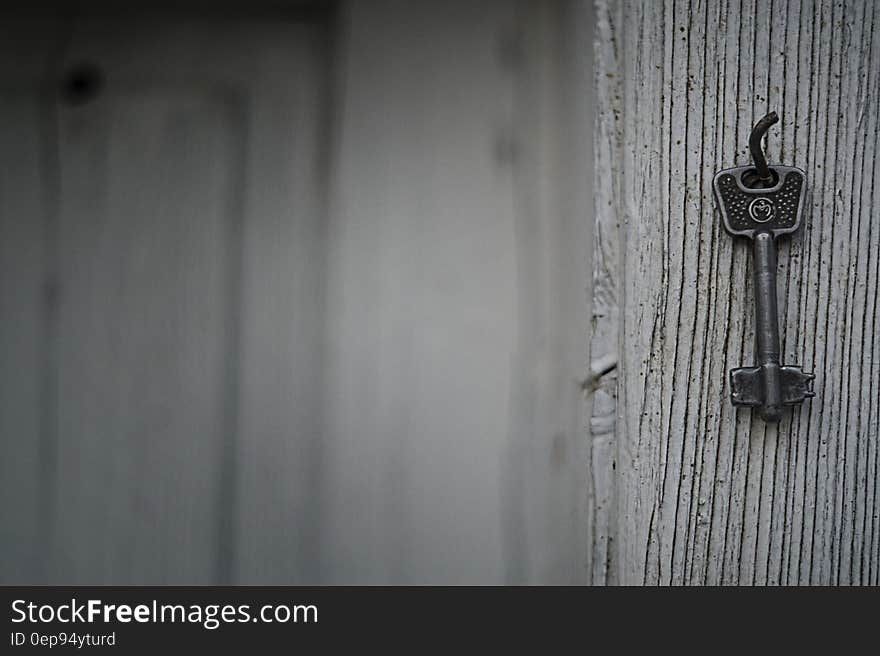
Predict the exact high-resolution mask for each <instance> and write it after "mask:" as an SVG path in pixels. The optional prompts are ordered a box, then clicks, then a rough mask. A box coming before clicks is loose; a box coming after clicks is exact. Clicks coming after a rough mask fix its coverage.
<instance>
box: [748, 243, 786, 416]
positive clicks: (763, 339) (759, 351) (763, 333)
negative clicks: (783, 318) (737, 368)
mask: <svg viewBox="0 0 880 656" xmlns="http://www.w3.org/2000/svg"><path fill="white" fill-rule="evenodd" d="M752 260H753V262H752V268H753V270H754V279H755V339H756V342H757V346H756V352H755V356H756V357H757V360H758V362H757V365H758V366H759V367H760V368H761V379H762V381H763V387H764V402H763V403H762V404H761V410H760V412H761V416H762V417H764V419H765V420H767V421H779V418H780V417H781V415H782V381H781V379H780V352H779V351H780V349H779V308H778V304H777V299H776V266H777V265H776V240H775V239H774V238H773V234H772V233H771V232H769V231H764V232H758V233H757V234H755V238H754V240H753V242H752Z"/></svg>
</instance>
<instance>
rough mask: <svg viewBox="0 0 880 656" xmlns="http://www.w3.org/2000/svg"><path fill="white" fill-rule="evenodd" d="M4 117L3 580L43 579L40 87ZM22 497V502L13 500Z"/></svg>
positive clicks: (0, 313) (0, 344)
mask: <svg viewBox="0 0 880 656" xmlns="http://www.w3.org/2000/svg"><path fill="white" fill-rule="evenodd" d="M3 95H4V98H3V102H2V109H0V112H2V120H0V152H2V153H3V156H2V158H0V362H2V367H3V371H4V374H3V375H2V376H0V451H2V453H3V457H2V458H0V498H2V499H4V500H10V501H9V502H5V503H2V504H0V545H2V546H0V580H2V581H3V582H4V583H24V582H31V581H34V580H39V579H38V577H41V572H40V564H41V556H42V553H43V552H42V550H41V547H40V540H41V538H45V528H46V524H45V520H44V515H45V512H44V511H45V508H46V505H45V502H46V499H45V496H44V490H43V487H42V485H41V481H43V480H44V479H45V473H46V466H47V464H49V463H46V462H45V461H44V459H43V458H44V455H45V453H44V449H42V448H41V445H42V439H41V437H42V425H41V421H40V418H41V415H42V410H43V406H42V403H41V388H42V385H43V380H42V377H41V371H42V366H41V365H42V360H43V354H42V338H43V329H42V324H43V321H42V319H43V314H44V311H45V300H44V299H45V295H46V293H47V291H48V290H47V288H46V286H45V285H44V278H43V266H44V261H45V253H44V240H43V234H44V225H43V218H44V213H45V206H46V198H45V197H44V195H43V192H44V189H43V188H42V187H41V186H40V185H39V184H33V183H34V181H39V180H41V179H43V175H42V161H41V155H42V153H43V143H42V139H41V118H42V116H41V113H40V110H39V102H38V95H37V93H36V89H32V90H31V91H30V93H27V92H26V91H25V92H23V90H21V89H19V90H18V92H17V94H16V96H12V93H10V91H9V90H7V91H6V92H5V93H4V94H3ZM12 500H14V503H13V502H12Z"/></svg>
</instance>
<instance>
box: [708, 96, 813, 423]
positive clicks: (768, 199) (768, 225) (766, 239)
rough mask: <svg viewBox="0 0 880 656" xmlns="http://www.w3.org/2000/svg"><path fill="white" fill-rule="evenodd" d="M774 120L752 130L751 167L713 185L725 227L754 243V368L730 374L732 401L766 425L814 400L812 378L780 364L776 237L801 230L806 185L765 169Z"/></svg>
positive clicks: (800, 177)
mask: <svg viewBox="0 0 880 656" xmlns="http://www.w3.org/2000/svg"><path fill="white" fill-rule="evenodd" d="M778 120H779V119H778V117H777V116H776V113H775V112H773V113H771V114H768V115H767V116H765V117H764V118H762V119H761V120H760V121H758V123H757V125H755V128H754V130H752V135H751V137H750V138H749V147H750V149H751V151H752V157H753V159H754V160H755V165H754V166H738V167H736V168H732V169H725V170H723V171H720V172H719V173H717V174H716V175H715V179H714V182H713V186H714V188H715V197H716V198H717V200H718V205H719V207H720V209H721V218H722V220H723V222H724V228H725V229H726V230H727V232H728V233H730V234H731V235H733V236H742V237H748V238H749V239H751V240H752V268H753V270H754V281H755V332H756V353H755V354H756V358H757V365H756V366H754V367H740V368H739V369H732V370H731V371H730V386H731V400H732V401H733V404H734V405H744V406H753V407H754V406H758V407H759V408H760V412H761V416H762V417H763V418H764V419H765V420H766V421H779V419H780V417H781V416H782V406H786V405H797V404H798V403H801V402H802V401H803V400H804V399H805V398H810V397H812V396H814V393H813V392H812V391H811V390H810V387H811V385H812V380H813V378H815V376H814V375H813V374H805V373H804V372H803V370H802V369H801V368H800V367H798V366H794V365H783V364H781V363H780V347H779V317H778V310H777V304H776V238H777V237H778V236H779V235H785V234H789V233H792V232H794V231H796V230H797V229H798V228H799V227H800V225H801V218H802V215H803V209H804V199H805V196H806V191H807V185H806V174H805V173H804V172H803V171H802V170H801V169H799V168H795V167H793V166H767V161H766V159H765V158H764V153H763V151H762V150H761V137H762V136H763V135H764V133H765V132H766V131H767V129H768V128H769V127H770V126H771V125H773V124H774V123H776V121H778Z"/></svg>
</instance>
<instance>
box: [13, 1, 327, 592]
mask: <svg viewBox="0 0 880 656" xmlns="http://www.w3.org/2000/svg"><path fill="white" fill-rule="evenodd" d="M22 24H27V25H32V26H33V27H34V29H32V30H31V31H30V32H24V31H22V30H21V29H17V28H19V27H20V25H22ZM3 25H4V28H9V32H10V34H12V35H14V38H10V39H8V40H4V41H3V47H4V48H6V49H7V50H11V51H15V48H18V49H19V50H21V51H24V54H23V56H22V57H20V58H19V59H20V60H21V62H22V65H21V66H17V67H9V68H8V69H7V68H5V67H4V68H3V69H2V85H4V88H11V89H16V90H17V91H16V93H18V94H19V95H18V96H17V98H18V100H16V101H15V102H14V103H13V102H10V101H9V98H10V95H9V94H8V93H7V94H4V99H3V105H2V108H3V116H4V119H5V122H4V125H5V126H7V127H8V130H7V131H6V132H4V140H5V141H4V143H5V145H7V146H8V149H5V151H4V162H6V164H5V167H6V168H5V169H4V170H5V172H6V174H5V175H4V177H3V181H2V184H3V185H12V186H13V187H14V188H11V189H9V190H8V193H4V205H3V208H2V209H3V224H2V225H3V236H4V238H6V237H8V238H9V240H8V241H7V240H6V239H4V243H3V258H2V264H3V267H4V271H5V272H6V273H8V274H9V275H8V276H5V277H4V286H3V293H2V295H0V298H2V303H3V308H4V321H3V327H4V328H3V330H4V332H3V339H2V340H0V341H2V348H3V349H4V354H7V351H8V355H9V356H10V360H9V362H10V363H13V364H16V365H18V366H16V367H14V368H13V367H9V368H7V367H4V377H3V385H2V389H3V394H2V402H3V409H4V412H3V417H4V419H3V440H4V442H3V443H4V450H3V454H4V457H3V458H2V461H3V462H4V464H7V463H8V465H9V466H10V467H11V468H13V469H12V470H11V471H10V475H9V476H4V485H7V484H8V485H9V486H10V487H9V489H8V490H7V488H6V487H4V490H5V491H8V492H9V494H4V497H3V499H4V503H3V504H2V506H3V512H4V518H6V519H8V521H6V522H4V524H5V526H7V527H8V530H9V531H10V535H14V536H16V537H17V539H16V541H12V540H10V541H9V542H8V543H6V541H4V543H5V544H4V546H5V547H6V545H7V544H8V545H9V546H8V547H6V548H8V549H14V552H10V553H14V554H17V555H16V557H15V558H5V557H4V563H8V569H6V568H5V569H4V570H3V580H4V581H21V582H30V583H33V582H42V581H50V582H53V583H110V582H112V583H120V584H121V583H172V582H173V583H210V582H218V581H219V582H224V581H226V582H230V581H236V580H243V581H248V582H275V583H291V582H298V581H302V580H303V577H304V576H306V574H307V573H308V571H309V570H310V568H311V567H312V566H311V564H310V562H309V560H308V559H309V558H313V556H312V555H311V552H310V545H313V544H314V543H315V536H314V529H313V526H314V524H315V517H316V513H317V507H316V505H315V504H314V503H313V499H314V494H313V490H314V489H315V487H316V485H315V476H316V474H315V471H316V469H317V467H316V466H315V458H316V455H315V453H316V451H315V449H316V443H317V441H318V435H319V425H318V419H319V417H320V401H319V398H320V382H319V380H320V376H319V375H318V376H316V371H317V372H319V371H320V365H319V364H318V361H319V360H318V357H319V354H320V351H321V346H320V342H321V338H320V335H321V332H322V329H321V326H322V320H323V312H322V310H321V307H322V303H323V300H322V297H323V294H322V289H323V286H322V285H323V283H322V280H323V254H324V251H325V249H324V248H323V247H322V246H321V242H320V240H321V239H322V237H321V230H322V227H321V226H322V221H323V219H322V214H321V212H320V210H319V207H320V199H321V197H322V193H323V192H322V184H323V179H324V178H323V174H324V172H323V169H322V162H323V158H322V156H321V155H320V153H319V152H318V147H319V144H320V143H323V140H325V139H326V134H325V133H324V131H323V130H322V125H323V119H322V118H321V116H320V115H319V112H318V107H319V106H320V103H321V100H322V92H321V90H320V86H321V85H320V82H319V78H320V76H321V75H323V74H324V71H323V69H322V68H321V59H322V56H323V55H322V52H323V51H322V46H321V42H320V39H321V31H320V29H318V28H316V27H315V26H314V25H308V24H300V23H296V22H290V21H287V20H281V19H276V20H273V21H271V22H260V21H246V22H227V21H222V20H220V21H211V20H208V21H193V20H181V19H177V20H173V19H169V18H168V17H167V16H166V17H164V18H161V19H157V18H150V17H149V16H147V17H144V18H143V19H141V20H139V21H137V22H129V21H126V20H124V19H122V20H120V19H118V18H116V19H108V20H103V19H100V20H99V19H96V20H80V21H75V22H73V23H69V22H67V23H62V24H60V26H59V25H56V24H55V23H53V22H51V21H46V20H43V21H24V22H22V21H19V20H16V21H7V22H5V23H4V24H3ZM27 34H30V35H31V36H27ZM35 53H39V54H35ZM53 58H54V59H53ZM4 61H7V60H4ZM80 62H90V63H93V64H95V65H96V66H97V67H98V68H100V69H102V70H103V71H104V75H105V78H106V82H105V85H104V87H105V88H104V89H103V90H102V92H101V94H100V95H99V96H98V97H97V98H96V99H95V100H93V101H92V102H89V103H85V104H82V105H78V106H70V105H68V104H66V103H63V102H56V98H57V97H58V96H57V93H56V89H57V87H55V86H54V83H53V86H51V87H48V88H47V89H46V90H47V92H48V93H49V96H44V97H43V100H42V101H40V102H38V100H37V93H36V92H37V91H41V90H42V87H41V84H42V82H43V80H44V79H45V78H46V77H47V76H51V79H61V77H60V71H62V70H64V69H65V68H68V67H72V66H75V65H76V64H78V63H80ZM21 89H25V90H28V89H30V91H29V93H30V94H31V96H30V97H31V98H32V99H31V100H29V101H28V100H27V98H28V97H27V96H23V95H21ZM41 158H42V160H45V161H42V160H41ZM53 185H54V186H53ZM3 188H4V190H5V189H6V187H5V186H4V187H3ZM46 204H49V207H47V208H44V207H43V205H46ZM44 281H45V282H44ZM44 289H46V290H52V289H55V290H57V291H56V293H55V295H54V296H49V297H47V299H48V300H47V301H46V302H48V301H51V300H53V299H54V300H55V303H54V304H49V305H45V303H44V300H43V299H44V296H45V294H44V291H43V290H44ZM7 310H8V311H9V313H10V315H12V316H13V318H12V319H7V316H6V312H7ZM19 368H20V369H22V371H21V372H19V373H14V370H15V369H19ZM6 410H8V412H7V411H6ZM35 468H36V470H35ZM13 489H14V490H16V493H15V494H13V493H12V490H13ZM19 492H20V493H21V494H22V495H24V496H25V499H26V501H23V502H22V503H20V504H16V507H13V506H12V504H11V499H12V498H14V496H15V495H17V494H18V493H19ZM36 543H38V544H39V546H40V548H35V544H36ZM4 555H6V552H4Z"/></svg>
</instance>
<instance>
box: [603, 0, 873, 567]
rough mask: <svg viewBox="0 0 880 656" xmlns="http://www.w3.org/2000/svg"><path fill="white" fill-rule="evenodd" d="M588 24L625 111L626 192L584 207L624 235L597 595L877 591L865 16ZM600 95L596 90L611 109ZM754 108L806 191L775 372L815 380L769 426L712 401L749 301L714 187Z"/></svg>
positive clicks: (666, 13)
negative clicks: (607, 527)
mask: <svg viewBox="0 0 880 656" xmlns="http://www.w3.org/2000/svg"><path fill="white" fill-rule="evenodd" d="M601 6H602V5H601V3H600V7H601ZM606 12H607V15H608V16H614V15H618V16H620V18H621V20H620V21H619V22H618V23H616V24H615V23H614V22H611V21H609V26H610V29H609V30H608V31H607V32H605V33H600V39H601V41H602V42H601V43H600V51H604V52H607V53H620V57H619V60H616V61H613V60H610V59H609V60H607V61H606V62H600V66H604V67H605V68H600V70H599V71H598V75H599V78H600V79H601V77H602V75H603V74H617V70H618V69H619V71H620V72H621V75H622V80H621V85H622V96H623V117H622V126H623V127H622V134H621V136H620V138H619V139H618V140H616V142H615V147H616V150H613V151H610V152H608V153H607V154H606V155H605V157H607V160H606V162H614V161H620V162H621V165H620V166H621V168H622V187H621V189H620V190H619V192H618V193H617V194H616V196H615V198H614V199H613V202H611V204H610V205H608V207H607V208H605V209H602V208H599V213H600V217H599V221H605V222H607V223H609V224H611V223H613V219H617V220H618V221H619V222H620V231H619V239H620V240H621V248H622V253H623V254H622V262H621V269H620V271H621V275H620V282H619V285H618V288H617V289H618V292H617V293H618V294H619V295H620V297H621V298H622V299H623V306H622V310H621V312H622V321H621V327H620V345H621V347H620V352H621V366H620V369H621V370H620V372H619V388H618V393H619V406H618V416H619V421H618V424H617V427H616V457H617V463H616V464H617V477H618V478H617V493H618V494H617V498H616V503H617V507H618V510H617V512H618V522H617V525H616V536H615V538H616V545H615V547H614V549H613V557H612V560H613V562H614V569H615V573H614V574H612V576H617V577H618V580H619V581H621V582H624V583H641V582H647V583H667V584H669V583H671V584H683V583H694V584H699V583H734V584H752V583H755V584H764V583H769V584H778V583H781V584H785V583H789V584H795V583H843V584H848V583H853V584H856V583H872V582H873V583H876V581H877V570H878V556H880V553H878V522H877V517H878V514H880V513H878V496H877V491H878V486H877V485H876V481H875V478H876V475H877V473H878V472H877V452H878V448H877V447H878V418H877V414H878V398H880V395H878V391H877V390H878V385H880V366H878V364H877V361H876V360H877V353H878V351H877V347H878V342H877V339H878V338H877V330H876V328H877V323H878V314H877V310H878V301H877V298H878V288H877V277H878V252H880V230H878V229H877V227H876V225H874V223H876V221H875V220H874V218H875V216H876V212H874V211H873V208H872V204H873V202H874V200H875V199H874V191H873V190H874V188H875V186H876V182H877V171H876V167H875V165H874V159H875V157H876V153H877V138H878V125H877V119H878V116H877V115H878V106H880V103H878V93H880V55H878V47H877V45H876V44H875V43H874V41H875V37H876V34H877V32H878V27H877V23H878V19H880V17H878V6H877V5H876V3H870V2H863V1H861V0H851V1H849V2H844V3H842V4H841V3H832V2H823V1H822V0H817V1H815V2H813V1H811V0H804V1H803V2H801V1H800V0H789V1H784V2H780V1H779V0H775V1H772V2H771V1H769V0H767V1H763V0H759V1H758V2H740V1H739V0H729V1H725V0H722V1H719V2H703V1H700V0H690V1H683V0H667V2H665V3H662V4H661V3H649V2H642V1H640V0H622V1H621V2H614V3H609V4H608V6H607V7H606ZM611 93H616V91H615V90H614V88H613V87H610V86H606V87H604V88H600V95H601V96H602V100H601V102H603V103H605V105H606V106H607V107H613V106H614V104H613V100H614V98H613V97H611V96H610V95H609V94H611ZM770 110H776V111H777V112H779V114H780V115H781V117H782V123H781V124H780V125H779V126H778V129H774V130H771V133H770V139H769V145H768V155H769V159H770V161H772V162H783V163H787V164H795V165H797V166H800V167H802V168H804V169H805V170H806V171H807V173H808V182H809V183H810V189H811V194H810V196H809V207H808V208H807V213H806V216H805V225H806V227H805V229H804V230H803V231H802V232H801V233H800V234H798V235H795V236H794V237H793V238H792V239H790V240H783V241H782V242H781V248H780V257H779V260H780V271H779V275H780V282H779V291H780V294H781V296H780V312H781V316H782V317H784V319H783V334H784V340H783V352H784V359H785V360H786V361H787V362H791V363H798V364H803V365H804V367H805V369H806V370H808V371H814V372H815V373H816V375H817V378H816V384H815V388H816V391H817V397H816V398H815V399H813V401H812V402H811V403H807V404H806V405H804V406H803V407H801V408H795V409H794V410H793V412H792V413H791V414H790V416H787V417H786V418H785V419H783V421H782V422H781V423H780V424H779V425H778V426H774V425H767V424H765V423H764V422H763V421H761V420H760V419H758V418H754V419H752V418H751V416H750V413H749V411H747V410H735V409H734V408H733V407H732V406H731V405H730V402H729V399H728V396H729V390H728V388H727V372H728V370H729V369H730V368H732V367H735V366H740V365H743V364H748V362H749V361H750V359H751V358H752V342H753V339H754V337H753V335H754V332H753V317H752V314H753V301H752V290H751V280H750V276H749V262H748V247H747V244H745V243H740V242H734V241H733V240H732V239H731V238H730V237H728V236H727V235H726V234H724V233H723V231H721V230H720V228H719V222H718V218H717V216H716V209H715V203H714V199H713V198H712V194H711V186H710V185H711V177H712V175H713V174H714V173H715V171H717V170H718V169H719V168H721V167H723V166H732V165H736V164H742V163H745V162H747V161H748V155H747V152H746V141H747V136H748V132H749V130H750V128H751V125H752V124H753V123H754V121H755V120H756V119H757V118H758V117H760V116H761V115H763V114H764V113H765V112H766V111H770ZM608 117H609V118H608V119H607V120H608V121H610V120H611V117H610V115H608ZM608 125H610V123H608V122H606V123H601V122H600V128H601V129H600V131H599V134H600V136H601V135H603V134H606V133H607V132H608V127H607V126H608ZM602 126H604V127H602ZM603 175H605V176H606V177H605V178H604V179H605V180H606V181H607V183H608V184H613V176H614V173H613V172H612V170H611V167H610V166H608V167H603V166H602V163H601V161H600V166H599V170H598V176H599V180H600V184H599V187H600V188H601V186H602V184H601V182H602V180H603ZM603 211H604V212H606V213H609V216H608V217H606V218H605V219H603V218H602V216H601V213H602V212H603ZM597 288H598V285H597ZM594 349H595V344H594Z"/></svg>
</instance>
